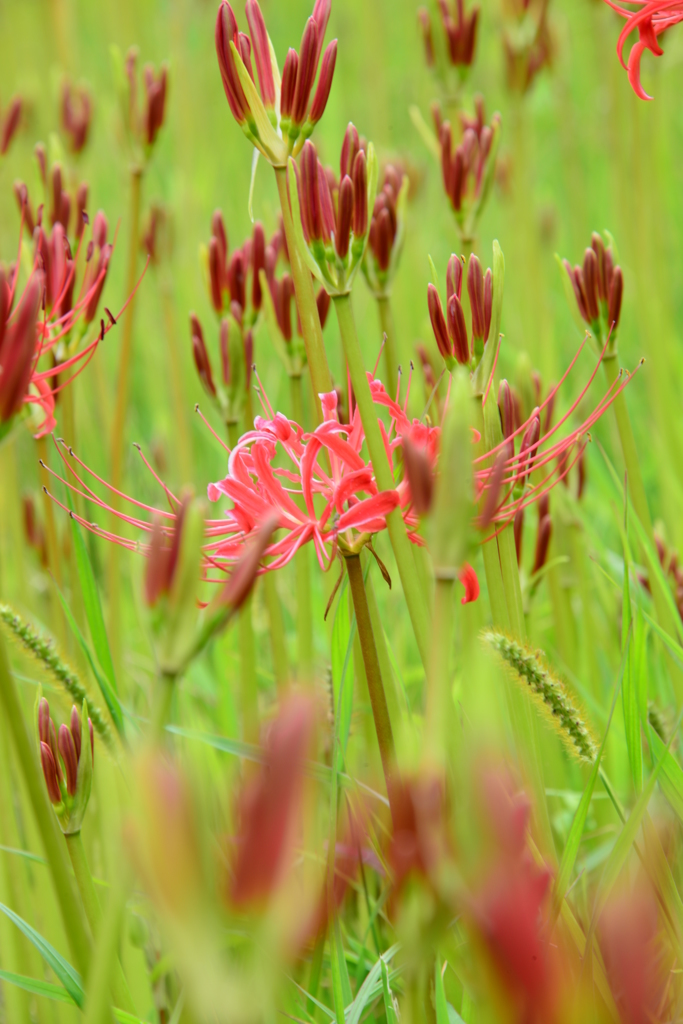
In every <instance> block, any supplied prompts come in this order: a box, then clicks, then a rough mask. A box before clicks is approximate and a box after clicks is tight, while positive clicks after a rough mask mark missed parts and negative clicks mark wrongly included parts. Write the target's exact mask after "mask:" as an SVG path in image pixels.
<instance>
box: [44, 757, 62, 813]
mask: <svg viewBox="0 0 683 1024" xmlns="http://www.w3.org/2000/svg"><path fill="white" fill-rule="evenodd" d="M40 763H41V766H42V769H43V775H44V776H45V784H46V786H47V795H48V796H49V797H50V800H51V801H52V803H53V804H60V803H61V802H62V791H61V790H60V788H59V779H58V777H57V766H56V764H55V759H54V757H53V756H52V751H51V750H50V748H49V747H48V745H47V743H41V744H40Z"/></svg>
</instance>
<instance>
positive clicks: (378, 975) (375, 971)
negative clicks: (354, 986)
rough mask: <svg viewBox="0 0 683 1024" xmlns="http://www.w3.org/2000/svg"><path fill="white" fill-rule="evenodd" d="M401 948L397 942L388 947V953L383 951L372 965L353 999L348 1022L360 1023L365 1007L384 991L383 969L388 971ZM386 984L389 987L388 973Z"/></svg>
mask: <svg viewBox="0 0 683 1024" xmlns="http://www.w3.org/2000/svg"><path fill="white" fill-rule="evenodd" d="M400 948H401V947H400V945H399V943H396V944H395V945H394V946H392V947H391V948H390V949H388V950H387V951H386V953H383V954H382V956H381V957H380V958H379V960H377V962H376V963H374V964H373V965H372V967H371V968H370V970H369V971H368V975H367V977H366V979H365V981H364V982H363V984H362V985H361V987H360V988H359V989H358V994H357V995H356V998H355V999H354V1000H353V1002H352V1004H351V1006H350V1007H349V1012H348V1014H347V1017H346V1024H359V1022H360V1019H361V1017H362V1015H363V1012H364V1010H365V1008H366V1007H367V1006H369V1004H370V1003H371V1002H372V1001H373V999H375V998H376V997H377V996H378V995H379V994H380V992H383V991H384V978H383V970H382V969H383V968H384V970H385V971H386V968H387V964H388V963H389V961H390V960H392V959H393V957H394V956H395V955H396V953H397V952H398V950H399V949H400ZM386 984H387V988H388V985H389V975H388V974H387V982H386ZM384 998H385V1001H386V998H387V997H386V995H385V996H384Z"/></svg>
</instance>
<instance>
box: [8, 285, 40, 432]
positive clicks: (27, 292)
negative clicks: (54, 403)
mask: <svg viewBox="0 0 683 1024" xmlns="http://www.w3.org/2000/svg"><path fill="white" fill-rule="evenodd" d="M43 284H44V275H43V274H42V273H40V272H38V271H35V272H34V273H33V275H32V277H31V278H30V280H29V283H28V284H27V286H26V288H25V289H24V294H23V295H22V297H21V300H20V302H19V305H18V307H17V311H16V315H15V317H14V319H13V322H12V323H11V324H10V326H9V327H8V328H7V329H6V331H5V336H4V339H3V342H2V351H1V352H0V363H1V364H2V373H1V374H0V423H6V422H7V421H8V420H9V419H10V417H12V416H14V415H15V413H17V412H19V410H20V409H21V406H22V404H23V401H24V396H25V395H26V392H27V389H28V385H29V381H30V379H31V374H32V372H33V364H34V355H35V348H36V321H37V318H38V311H39V309H40V304H41V301H42V297H43Z"/></svg>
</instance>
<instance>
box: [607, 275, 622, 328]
mask: <svg viewBox="0 0 683 1024" xmlns="http://www.w3.org/2000/svg"><path fill="white" fill-rule="evenodd" d="M623 295H624V275H623V274H622V272H621V267H615V268H614V271H613V272H612V283H611V285H610V289H609V301H608V304H607V319H608V325H609V327H611V328H613V330H615V331H616V329H617V327H618V326H619V317H620V316H621V300H622V298H623Z"/></svg>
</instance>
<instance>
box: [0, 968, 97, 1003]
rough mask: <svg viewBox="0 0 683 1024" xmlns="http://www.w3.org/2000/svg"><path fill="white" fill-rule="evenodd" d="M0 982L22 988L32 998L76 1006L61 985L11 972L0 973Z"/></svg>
mask: <svg viewBox="0 0 683 1024" xmlns="http://www.w3.org/2000/svg"><path fill="white" fill-rule="evenodd" d="M0 981H6V982H7V984H8V985H16V987H17V988H23V990H24V992H30V993H31V995H34V996H44V997H45V998H46V999H53V1000H54V1001H55V1002H57V1003H68V1004H69V1006H74V1005H78V1004H75V1003H74V1000H73V999H72V998H71V996H70V995H69V993H68V992H67V990H66V989H65V988H63V987H62V986H61V985H53V984H52V982H51V981H42V980H41V979H40V978H27V977H26V975H25V974H13V973H12V972H11V971H0Z"/></svg>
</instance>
